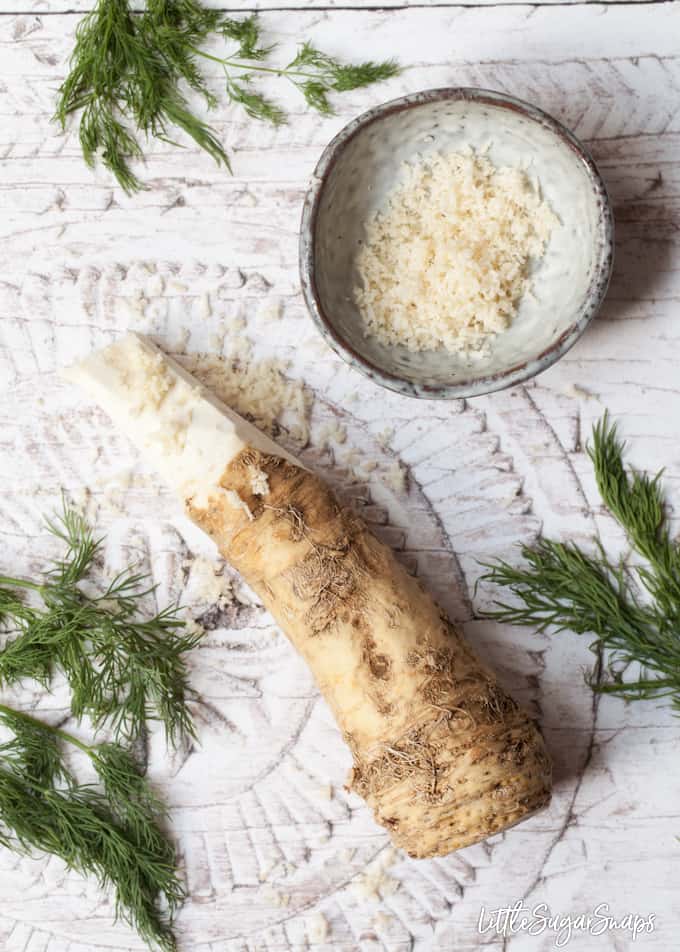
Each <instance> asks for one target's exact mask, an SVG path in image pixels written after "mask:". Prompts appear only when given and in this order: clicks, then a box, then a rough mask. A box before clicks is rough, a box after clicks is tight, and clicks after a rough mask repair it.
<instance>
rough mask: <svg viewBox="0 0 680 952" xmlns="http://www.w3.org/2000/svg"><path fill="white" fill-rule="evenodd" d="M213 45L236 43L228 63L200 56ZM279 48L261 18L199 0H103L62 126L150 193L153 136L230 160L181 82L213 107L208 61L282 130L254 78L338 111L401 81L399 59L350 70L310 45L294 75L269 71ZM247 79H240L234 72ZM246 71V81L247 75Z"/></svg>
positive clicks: (121, 177)
mask: <svg viewBox="0 0 680 952" xmlns="http://www.w3.org/2000/svg"><path fill="white" fill-rule="evenodd" d="M213 37H221V38H223V39H224V40H231V41H234V42H235V43H236V44H237V48H236V50H235V51H234V53H233V54H232V55H230V56H228V57H226V58H222V57H219V56H215V55H213V54H212V53H207V52H206V51H205V50H203V49H201V47H202V45H203V44H205V43H206V42H208V41H210V40H211V39H212V38H213ZM275 48H276V45H275V44H271V45H264V44H263V43H262V39H261V27H260V22H259V20H258V17H257V14H251V15H249V16H246V17H243V18H234V17H230V16H226V15H225V14H223V13H221V12H220V11H219V10H214V9H206V8H205V7H204V6H203V5H202V4H201V3H200V2H199V0H147V2H146V8H145V10H144V11H143V13H142V14H141V15H135V14H133V13H132V11H131V8H130V6H129V0H97V2H96V5H95V7H94V9H93V10H92V11H90V12H89V13H88V14H86V16H85V17H84V18H83V19H82V20H81V22H80V24H79V25H78V28H77V30H76V42H75V47H74V50H73V54H72V56H71V59H70V62H69V73H68V75H67V77H66V79H65V80H64V82H63V83H62V85H61V87H60V89H59V94H58V101H57V108H56V113H55V119H57V120H58V121H59V122H60V124H61V126H62V128H63V129H64V128H66V124H67V121H68V118H69V116H71V115H72V114H74V113H80V129H79V137H80V144H81V148H82V151H83V156H84V158H85V161H86V162H87V164H88V165H90V166H93V165H94V164H95V163H96V161H97V160H98V159H101V161H102V163H103V164H104V166H105V167H106V168H108V169H109V170H110V171H111V172H112V173H113V174H114V175H115V177H116V179H117V180H118V182H119V183H120V185H121V186H122V188H123V189H124V190H125V191H126V192H128V193H130V192H134V191H136V190H138V189H139V188H141V187H142V184H141V182H140V180H139V178H138V177H137V175H136V174H135V172H134V171H133V170H132V169H131V167H130V163H131V161H133V160H139V159H141V158H142V157H143V149H142V146H141V144H140V141H139V139H138V135H139V134H140V133H141V134H143V135H144V137H145V138H147V139H148V138H150V137H155V138H158V139H160V140H162V141H164V142H167V143H170V144H173V145H176V144H177V143H176V142H174V140H173V139H172V129H173V128H175V127H177V128H179V129H182V130H183V131H184V133H185V134H186V135H188V136H189V137H190V138H192V139H193V140H194V142H196V144H197V145H198V146H199V147H200V148H202V149H204V150H205V151H206V152H207V153H208V154H209V155H210V156H211V157H212V158H213V159H214V160H215V162H216V163H217V164H218V165H219V164H222V163H223V164H224V165H226V166H227V168H230V165H229V158H228V156H227V153H226V152H225V150H224V147H223V145H222V143H221V142H220V140H219V139H218V137H217V135H216V133H215V131H214V129H212V128H211V127H210V125H208V124H207V123H206V122H205V121H204V120H203V119H202V118H200V116H198V115H197V114H196V113H195V112H194V111H193V110H192V108H191V107H190V105H189V102H188V100H187V98H186V96H185V95H184V92H183V91H182V90H183V86H182V84H186V85H187V86H188V87H189V88H190V89H192V90H194V91H196V92H198V93H200V95H201V96H202V97H203V99H204V101H205V103H206V105H207V107H208V108H213V107H214V106H216V105H217V98H216V96H215V94H214V93H213V92H212V90H211V89H210V88H209V85H208V82H207V80H206V78H205V76H204V74H203V72H202V70H201V68H200V66H199V62H200V59H201V58H202V59H206V60H212V61H215V62H217V63H220V64H221V65H222V67H223V68H224V69H225V71H227V95H228V97H229V99H230V100H231V101H233V102H238V103H240V104H241V105H242V106H243V107H244V108H245V110H246V113H247V115H248V116H250V117H251V118H254V119H261V120H264V121H267V122H271V123H273V124H274V125H281V124H282V123H283V122H284V121H285V115H284V112H283V110H282V109H281V108H280V107H279V106H277V105H276V104H275V103H273V102H272V101H271V100H270V99H269V98H267V97H265V96H264V95H262V94H261V93H259V92H258V91H257V90H256V89H254V88H253V85H252V74H253V73H254V72H258V73H266V74H270V75H274V76H280V77H283V78H286V79H288V80H290V81H291V82H293V83H294V84H295V85H296V86H297V87H298V88H299V89H300V91H301V92H302V94H303V96H304V98H305V100H306V102H307V104H308V105H309V106H310V107H311V108H313V109H316V110H318V111H319V112H321V113H323V114H329V113H330V112H332V107H331V103H330V100H329V98H328V95H329V93H330V92H346V91H348V90H351V89H358V88H359V87H361V86H367V85H369V84H371V83H374V82H380V81H381V80H384V79H389V78H390V77H391V76H394V75H396V73H398V71H399V69H398V67H397V64H396V63H395V62H394V61H393V60H388V61H387V62H384V63H374V62H365V63H358V64H343V63H341V62H340V61H339V60H337V59H334V58H333V57H330V56H327V55H326V54H324V53H322V52H321V51H319V50H317V49H316V48H314V47H313V46H312V45H311V44H309V43H305V44H303V45H302V46H301V48H300V50H299V52H298V54H297V56H296V57H295V59H294V60H293V61H292V63H290V64H289V66H288V67H281V68H277V67H274V66H264V65H262V64H263V61H265V60H266V59H267V58H268V57H269V56H270V54H271V53H272V52H273V51H274V49H275ZM234 71H239V73H238V75H239V76H240V77H241V78H240V79H239V80H235V79H234V78H233V75H232V73H233V72H234ZM242 73H245V74H246V76H245V77H244V76H242V75H241V74H242Z"/></svg>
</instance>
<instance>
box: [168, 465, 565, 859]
mask: <svg viewBox="0 0 680 952" xmlns="http://www.w3.org/2000/svg"><path fill="white" fill-rule="evenodd" d="M253 472H256V473H258V472H259V473H261V474H264V475H265V476H266V486H267V487H268V491H267V492H266V493H265V494H264V495H261V494H258V493H256V492H254V490H253V483H254V482H257V483H258V485H260V486H261V485H265V484H263V483H262V481H261V480H259V479H258V480H254V479H253ZM221 485H222V487H223V489H225V490H230V491H232V493H234V492H235V493H238V496H239V497H240V499H241V500H242V502H243V503H245V507H239V506H238V505H237V506H235V505H234V501H233V496H232V495H230V493H228V492H227V493H217V494H215V495H214V496H213V497H211V498H210V500H209V504H208V506H207V508H200V507H198V506H196V505H194V503H193V502H192V500H187V510H188V512H189V515H190V516H191V518H192V519H193V520H194V521H195V522H196V523H197V524H198V525H199V526H201V528H202V529H204V530H205V531H206V532H207V533H208V534H209V535H210V536H211V537H212V538H213V539H214V540H215V542H216V543H217V545H218V547H219V549H220V551H221V553H222V554H223V555H224V557H225V558H226V559H227V560H228V561H229V562H231V564H232V565H233V566H234V567H235V568H236V569H238V571H239V572H240V573H241V574H242V575H243V577H244V579H245V580H246V581H247V582H248V584H249V585H250V586H251V587H252V588H253V589H254V590H255V591H257V592H258V594H259V595H260V597H261V598H262V600H263V602H264V604H265V606H266V607H267V609H268V610H269V611H270V612H271V614H272V615H273V616H274V618H275V619H276V620H277V622H278V623H279V624H280V626H281V628H282V629H283V630H284V631H285V633H286V634H287V635H288V637H289V638H290V640H291V641H292V642H293V644H294V645H295V647H296V648H297V649H298V650H299V651H300V653H301V654H302V655H303V656H304V657H305V659H306V660H307V662H308V663H309V665H310V667H311V668H312V671H313V673H314V675H315V677H316V680H317V682H318V684H319V688H320V690H321V692H322V693H323V695H324V697H325V698H326V700H327V701H328V703H329V704H330V706H331V708H332V710H333V712H334V714H335V716H336V719H337V721H338V724H339V726H340V728H341V730H342V732H343V735H344V737H345V739H346V741H347V743H348V744H349V746H350V748H351V750H352V754H353V758H354V768H353V770H352V775H351V778H350V781H349V782H350V786H351V788H352V789H353V790H355V791H356V792H357V793H358V794H360V795H361V796H362V797H363V798H364V799H365V800H366V802H367V803H368V804H369V805H370V806H371V808H372V809H373V811H374V814H375V817H376V820H377V821H378V822H379V823H381V824H382V825H383V826H385V827H386V828H387V829H388V830H389V832H390V835H391V837H392V839H393V841H394V842H395V844H396V845H397V846H400V847H402V848H403V849H404V850H406V852H407V853H409V854H410V855H411V856H415V857H428V856H438V855H444V854H446V853H450V852H452V851H453V850H456V849H460V848H461V847H463V846H468V845H470V844H471V843H475V842H478V841H479V840H482V839H485V838H486V837H488V836H491V835H492V834H494V833H498V832H499V831H501V830H504V829H507V828H508V827H509V826H512V825H514V824H515V823H518V822H519V821H520V820H522V819H524V818H525V817H527V816H529V815H530V814H532V813H534V812H536V810H538V809H540V808H541V807H542V806H544V805H545V804H547V803H548V802H549V800H550V787H551V765H550V758H549V756H548V754H547V752H546V749H545V746H544V743H543V739H542V737H541V735H540V733H539V731H538V729H537V727H536V725H535V724H534V723H533V721H531V720H530V719H529V717H528V716H527V714H526V713H525V712H524V711H523V710H522V709H521V708H519V707H518V705H517V704H516V703H515V702H514V701H513V700H512V699H511V698H509V697H508V695H507V694H505V692H504V691H503V690H502V688H501V687H500V686H499V684H498V682H497V681H496V678H495V677H494V675H493V674H492V673H491V672H490V671H489V670H488V669H487V668H485V667H484V666H483V665H482V664H481V663H480V662H479V661H478V659H477V658H476V657H475V655H474V654H473V652H472V650H471V649H470V647H469V646H468V645H467V643H466V642H464V641H463V640H462V638H461V637H460V635H459V633H458V632H457V631H456V630H455V629H454V627H453V626H452V625H451V624H450V622H448V621H447V620H446V619H445V618H444V617H443V616H442V614H441V612H440V610H439V609H438V608H437V606H436V605H435V603H434V601H433V600H432V598H431V597H430V596H429V595H428V594H427V593H426V592H425V591H424V590H423V588H422V586H421V585H420V583H419V582H418V581H417V580H416V579H414V578H413V577H412V576H410V575H409V574H408V573H407V572H406V570H405V569H404V568H403V567H402V566H401V565H400V564H399V563H398V562H397V561H396V559H395V558H394V555H393V554H392V552H391V550H390V549H388V548H387V547H386V546H385V545H383V544H382V543H380V542H378V540H377V539H376V538H375V537H374V536H373V535H372V534H371V533H370V532H369V530H368V529H367V527H366V526H365V525H364V523H363V522H362V521H361V519H359V518H358V517H357V516H356V514H354V513H352V512H350V511H349V510H347V509H344V508H343V507H342V506H341V505H340V503H339V502H338V500H337V499H336V498H335V496H334V495H333V493H332V492H331V490H330V489H329V488H328V487H327V486H326V485H325V484H324V483H323V482H322V481H321V480H320V479H318V477H316V476H314V475H313V474H312V473H309V472H307V471H306V470H304V469H302V468H301V467H297V466H294V465H293V464H292V463H289V462H287V461H285V460H283V459H281V458H279V457H274V456H265V455H263V454H261V453H259V452H258V451H256V450H250V449H249V450H247V451H245V452H243V453H241V454H240V455H239V456H238V457H237V458H236V459H235V460H234V461H232V463H231V464H230V465H229V467H228V468H227V470H226V471H225V473H224V475H223V477H222V480H221ZM246 507H247V508H246Z"/></svg>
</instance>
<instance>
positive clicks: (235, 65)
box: [190, 46, 319, 79]
mask: <svg viewBox="0 0 680 952" xmlns="http://www.w3.org/2000/svg"><path fill="white" fill-rule="evenodd" d="M190 49H191V52H192V53H195V54H196V56H202V57H203V58H204V59H209V60H212V61H213V63H220V64H221V65H222V66H231V67H232V69H243V70H247V71H248V72H249V73H250V72H258V73H273V74H274V76H286V77H288V78H289V79H290V77H291V76H300V77H301V78H302V79H318V78H319V76H318V73H305V72H301V71H300V70H297V69H288V68H287V67H285V66H284V67H281V68H280V69H276V68H275V67H273V66H256V65H255V64H254V63H239V62H238V60H232V59H222V58H221V57H219V56H213V54H212V53H206V52H205V51H204V50H199V49H198V48H197V47H195V46H191V47H190Z"/></svg>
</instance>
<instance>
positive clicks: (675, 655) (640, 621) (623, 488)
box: [482, 414, 680, 713]
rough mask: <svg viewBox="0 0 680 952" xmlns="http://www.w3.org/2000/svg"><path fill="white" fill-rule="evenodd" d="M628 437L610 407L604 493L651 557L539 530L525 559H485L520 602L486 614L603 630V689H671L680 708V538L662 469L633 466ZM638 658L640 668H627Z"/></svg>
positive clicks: (603, 425)
mask: <svg viewBox="0 0 680 952" xmlns="http://www.w3.org/2000/svg"><path fill="white" fill-rule="evenodd" d="M624 450H625V444H624V443H623V442H622V441H621V440H620V439H619V437H618V435H617V431H616V425H615V424H612V423H611V422H610V420H609V418H608V415H607V414H605V415H604V417H603V418H602V420H600V421H599V422H598V423H597V424H596V425H595V427H594V429H593V439H592V443H591V444H590V445H589V447H588V454H589V456H590V459H591V460H592V463H593V468H594V471H595V476H596V480H597V486H598V489H599V492H600V495H601V497H602V500H603V502H604V504H605V506H606V507H607V509H609V511H610V512H611V514H612V515H613V516H614V518H615V519H616V520H617V522H618V523H619V525H620V526H621V527H622V528H623V530H624V531H625V533H626V536H627V538H628V541H629V543H630V545H631V548H632V549H633V550H634V551H635V552H636V553H637V554H638V555H639V556H640V557H641V558H642V559H644V560H645V564H642V565H631V564H630V563H629V562H626V561H623V560H620V561H617V562H614V561H612V560H611V559H610V558H609V557H608V556H607V554H606V553H605V551H604V549H603V547H602V545H601V544H600V543H599V542H598V543H596V546H595V551H594V552H592V553H586V552H584V551H583V550H582V549H581V548H580V547H579V546H577V545H576V544H574V543H570V542H565V543H563V542H556V541H553V540H550V539H539V541H538V542H537V543H536V544H535V545H533V546H523V547H522V556H523V558H524V560H525V562H526V565H525V566H521V567H516V566H513V565H510V564H509V563H508V562H499V563H497V564H485V567H486V568H487V569H488V570H489V571H488V572H487V573H486V574H485V575H484V576H483V577H482V578H483V579H485V580H487V581H489V582H493V583H494V584H496V585H501V586H504V587H505V588H508V589H509V590H510V591H511V592H512V593H513V594H514V595H515V596H516V597H517V599H518V600H519V604H509V603H507V602H501V601H497V602H496V606H497V607H496V609H495V610H493V611H491V612H488V613H487V616H488V617H491V618H495V619H496V620H498V621H501V622H509V623H510V624H513V625H532V626H534V627H537V628H538V629H539V630H540V631H543V630H545V629H547V628H553V629H555V630H556V631H564V630H569V631H573V632H575V633H576V634H589V635H594V638H595V640H594V642H593V643H592V645H591V648H593V650H594V651H599V649H600V648H605V649H608V650H609V652H610V654H609V665H608V672H607V673H608V677H607V676H605V678H604V680H598V681H595V679H594V678H592V677H591V678H590V682H591V684H592V686H593V688H594V689H595V690H596V691H600V692H603V693H607V694H616V695H618V696H620V697H623V698H625V699H627V700H638V699H647V698H660V697H669V698H671V699H672V703H673V706H674V707H675V709H676V710H677V711H678V712H679V713H680V543H679V542H678V541H677V540H675V539H673V538H672V537H671V534H670V530H669V527H668V523H667V519H666V514H665V508H664V500H663V494H662V489H661V482H660V481H661V476H662V472H659V473H657V474H656V475H655V476H653V477H650V476H648V475H646V474H645V473H641V472H637V471H635V470H631V469H627V468H626V467H625V465H624V460H623V456H624ZM631 664H636V665H638V666H639V669H638V670H639V673H636V674H635V675H633V676H629V677H626V676H625V675H626V672H627V671H628V668H629V666H630V665H631Z"/></svg>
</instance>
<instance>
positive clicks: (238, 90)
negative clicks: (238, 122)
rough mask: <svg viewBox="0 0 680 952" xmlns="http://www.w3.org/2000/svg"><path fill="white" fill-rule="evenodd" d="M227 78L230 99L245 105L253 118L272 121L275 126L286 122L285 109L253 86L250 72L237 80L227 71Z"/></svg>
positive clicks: (247, 112)
mask: <svg viewBox="0 0 680 952" xmlns="http://www.w3.org/2000/svg"><path fill="white" fill-rule="evenodd" d="M226 80H227V95H228V96H229V99H230V101H231V102H234V103H238V104H239V105H241V106H243V108H244V109H245V111H246V114H247V115H248V116H250V117H251V119H259V120H261V121H262V122H270V123H272V125H274V126H282V125H284V124H285V123H286V121H287V117H286V113H285V111H284V110H283V109H281V107H280V106H277V105H276V103H275V102H273V101H272V100H271V99H268V98H267V97H266V96H263V95H262V93H260V92H258V91H257V90H256V89H255V88H254V87H253V85H252V82H251V76H250V75H249V74H245V75H244V76H242V77H240V80H239V81H238V82H237V81H236V80H235V79H232V78H231V77H230V76H229V74H228V73H227V75H226Z"/></svg>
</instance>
